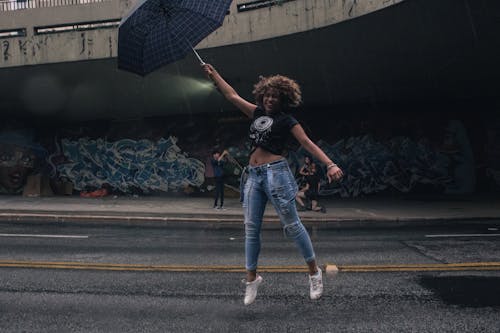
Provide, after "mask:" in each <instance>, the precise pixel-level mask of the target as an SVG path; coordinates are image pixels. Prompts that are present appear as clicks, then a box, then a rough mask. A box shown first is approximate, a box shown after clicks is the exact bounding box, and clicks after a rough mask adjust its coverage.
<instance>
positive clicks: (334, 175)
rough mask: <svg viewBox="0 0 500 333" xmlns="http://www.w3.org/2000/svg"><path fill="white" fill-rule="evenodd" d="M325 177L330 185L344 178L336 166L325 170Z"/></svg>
mask: <svg viewBox="0 0 500 333" xmlns="http://www.w3.org/2000/svg"><path fill="white" fill-rule="evenodd" d="M326 176H327V177H328V182H329V183H331V182H332V181H334V180H339V179H340V178H342V177H343V176H344V173H343V172H342V170H341V169H340V168H339V167H338V166H334V167H332V168H330V169H328V170H327V172H326Z"/></svg>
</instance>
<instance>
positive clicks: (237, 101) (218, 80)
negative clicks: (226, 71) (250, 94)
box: [202, 64, 257, 118]
mask: <svg viewBox="0 0 500 333" xmlns="http://www.w3.org/2000/svg"><path fill="white" fill-rule="evenodd" d="M202 67H203V70H204V71H205V73H207V75H208V77H209V78H210V79H211V80H212V81H213V82H214V83H215V85H216V86H217V88H219V90H220V91H221V93H222V95H224V97H225V98H226V99H227V100H228V101H229V102H230V103H231V104H233V105H234V106H236V107H237V108H238V109H240V110H241V112H243V113H244V114H246V115H247V117H249V118H253V112H254V110H255V108H256V107H257V105H255V104H253V103H250V102H249V101H247V100H245V99H243V98H242V97H241V96H240V95H238V93H237V92H236V90H234V89H233V87H231V86H230V85H229V83H227V82H226V81H225V80H224V79H223V78H222V76H220V74H219V73H218V72H217V71H216V70H215V68H214V67H213V66H212V65H210V64H204V65H202Z"/></svg>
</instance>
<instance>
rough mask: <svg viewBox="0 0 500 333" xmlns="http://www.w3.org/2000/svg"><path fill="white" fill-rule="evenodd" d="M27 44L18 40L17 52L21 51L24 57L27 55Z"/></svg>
mask: <svg viewBox="0 0 500 333" xmlns="http://www.w3.org/2000/svg"><path fill="white" fill-rule="evenodd" d="M27 44H28V42H27V41H24V42H23V41H22V40H19V51H21V53H22V54H24V55H27V54H28V48H27V47H26V45H27Z"/></svg>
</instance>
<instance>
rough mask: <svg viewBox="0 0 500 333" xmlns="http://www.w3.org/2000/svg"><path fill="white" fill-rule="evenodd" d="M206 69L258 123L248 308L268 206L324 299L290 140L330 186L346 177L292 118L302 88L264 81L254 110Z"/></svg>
mask: <svg viewBox="0 0 500 333" xmlns="http://www.w3.org/2000/svg"><path fill="white" fill-rule="evenodd" d="M202 68H203V70H204V71H205V73H206V74H207V75H208V77H209V78H210V79H211V80H212V81H213V82H214V83H215V85H216V86H217V88H218V89H219V90H220V92H221V93H222V94H223V95H224V97H225V98H226V99H227V100H228V101H229V102H231V103H232V104H233V105H234V106H236V107H237V108H238V109H239V110H240V111H242V112H243V113H244V114H245V115H246V116H247V117H249V118H250V119H252V124H251V126H250V132H249V139H250V141H251V143H252V150H251V152H250V159H249V166H248V168H247V169H248V179H247V181H246V183H245V185H244V199H243V208H244V215H245V257H246V263H245V267H246V271H247V279H246V289H245V298H244V304H245V305H249V304H251V303H253V302H254V301H255V298H256V296H257V289H258V287H259V285H260V284H261V283H262V281H263V279H262V277H261V276H260V275H259V274H257V266H258V265H257V262H258V257H259V253H260V249H261V227H262V219H263V215H264V210H265V206H266V203H267V201H268V200H269V201H271V203H272V204H273V206H274V208H275V209H276V211H277V213H278V215H279V218H280V221H281V224H282V226H283V229H284V231H285V234H286V235H287V236H288V237H289V238H292V239H293V240H294V241H295V244H296V245H297V247H298V248H299V250H300V252H301V254H302V256H303V257H304V260H305V262H306V263H307V266H308V270H309V283H310V288H309V291H310V298H311V299H318V298H320V297H321V295H322V293H323V280H322V272H321V269H320V268H319V267H318V265H317V262H316V256H315V253H314V250H313V246H312V243H311V239H310V237H309V234H308V233H307V230H306V229H305V228H304V225H303V224H302V222H301V220H300V218H299V216H298V213H297V208H296V206H295V195H296V193H297V183H296V182H295V177H294V175H293V174H292V172H291V171H290V167H289V165H288V162H287V160H286V159H285V158H284V156H283V154H284V149H285V144H286V142H287V140H288V138H289V137H290V136H293V137H294V138H295V139H296V140H297V141H298V142H299V143H300V144H301V145H302V146H303V147H304V148H305V149H306V150H307V151H308V152H309V153H310V154H311V155H313V156H315V157H316V158H317V160H318V161H320V162H322V163H324V164H325V165H326V168H327V177H328V180H329V181H332V180H336V179H340V178H341V177H342V175H343V174H342V170H341V169H340V168H339V167H338V166H337V165H336V164H335V163H333V162H332V160H331V159H330V158H329V157H328V156H327V155H326V154H325V153H324V152H323V151H322V150H321V149H320V148H319V147H318V146H317V145H316V144H315V143H314V142H312V141H311V140H310V139H309V137H308V136H307V135H306V133H305V131H304V129H303V128H302V126H301V125H300V124H299V123H298V121H297V120H296V119H295V118H294V117H293V116H292V115H291V114H290V113H291V111H293V110H294V109H295V108H296V107H297V106H299V105H300V103H301V101H302V93H301V90H300V87H299V85H298V84H297V83H296V82H295V81H294V80H292V79H290V78H288V77H285V76H282V75H274V76H270V77H261V78H260V80H259V82H257V84H255V86H254V90H253V94H254V97H255V101H256V103H255V104H254V103H251V102H249V101H247V100H245V99H243V98H242V97H241V96H240V95H238V93H237V92H236V91H235V90H234V89H233V87H231V86H230V85H229V84H228V83H227V82H226V81H225V80H224V79H223V78H222V77H221V76H220V75H219V73H218V72H217V71H216V70H215V68H214V67H213V66H212V65H210V64H203V65H202Z"/></svg>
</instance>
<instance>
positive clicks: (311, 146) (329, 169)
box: [291, 124, 344, 182]
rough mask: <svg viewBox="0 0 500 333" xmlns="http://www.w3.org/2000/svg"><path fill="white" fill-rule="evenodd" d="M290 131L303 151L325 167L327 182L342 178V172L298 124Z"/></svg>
mask: <svg viewBox="0 0 500 333" xmlns="http://www.w3.org/2000/svg"><path fill="white" fill-rule="evenodd" d="M291 131H292V134H293V136H294V137H295V139H297V141H298V142H299V143H300V144H301V145H302V147H304V149H305V150H307V151H308V152H309V153H310V154H311V155H313V156H314V157H316V158H317V159H318V160H319V161H320V162H322V163H323V164H325V165H326V176H327V177H328V182H331V181H332V180H338V179H340V178H342V176H343V175H344V173H343V172H342V170H341V169H340V168H339V167H338V166H337V164H335V163H333V162H332V160H331V159H330V158H329V157H328V156H327V155H326V154H325V153H324V152H323V151H322V150H321V148H319V147H318V146H317V145H316V144H315V143H314V142H312V141H311V139H309V137H308V136H307V134H306V132H305V131H304V129H303V128H302V126H300V124H297V125H295V126H293V127H292V130H291Z"/></svg>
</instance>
